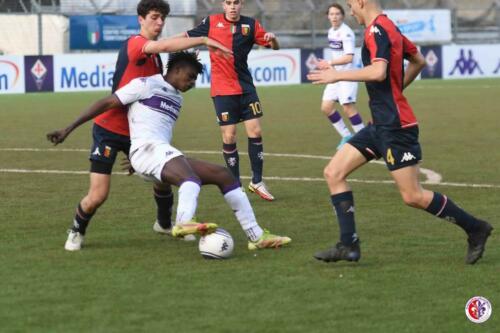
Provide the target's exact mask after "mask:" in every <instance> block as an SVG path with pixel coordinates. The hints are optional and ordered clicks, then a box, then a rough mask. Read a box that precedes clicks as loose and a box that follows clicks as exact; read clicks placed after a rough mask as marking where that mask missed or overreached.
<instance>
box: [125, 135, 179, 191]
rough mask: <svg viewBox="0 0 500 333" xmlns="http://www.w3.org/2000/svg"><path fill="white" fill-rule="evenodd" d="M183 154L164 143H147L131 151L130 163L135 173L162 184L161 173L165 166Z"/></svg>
mask: <svg viewBox="0 0 500 333" xmlns="http://www.w3.org/2000/svg"><path fill="white" fill-rule="evenodd" d="M182 155H183V154H182V153H181V152H180V151H179V150H177V149H176V148H175V147H172V146H171V145H170V144H168V143H164V142H152V143H147V144H144V145H142V146H140V147H139V148H134V147H132V148H131V149H130V163H132V167H133V168H134V170H135V173H136V174H137V175H138V176H140V177H142V178H144V179H145V180H148V181H152V182H155V183H161V182H162V180H161V171H162V170H163V167H164V166H165V164H166V163H167V162H168V161H170V160H171V159H173V158H176V157H178V156H182Z"/></svg>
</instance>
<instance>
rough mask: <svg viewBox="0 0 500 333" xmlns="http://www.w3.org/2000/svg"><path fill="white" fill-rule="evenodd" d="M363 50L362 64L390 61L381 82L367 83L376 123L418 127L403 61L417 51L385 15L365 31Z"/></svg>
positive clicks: (396, 126) (399, 126)
mask: <svg viewBox="0 0 500 333" xmlns="http://www.w3.org/2000/svg"><path fill="white" fill-rule="evenodd" d="M364 37H365V38H364V43H363V48H362V51H361V55H362V59H363V65H364V66H368V65H370V64H371V63H373V62H375V61H385V62H387V76H386V78H385V80H384V81H382V82H366V89H367V91H368V96H369V98H370V103H369V105H370V110H371V113H372V118H373V124H374V125H377V126H384V127H392V128H405V127H411V126H416V125H418V123H417V119H416V118H415V115H414V114H413V110H412V108H411V106H410V104H408V101H407V100H406V97H405V96H403V78H404V58H407V57H408V56H409V55H412V54H415V53H416V52H417V48H416V47H415V45H413V43H412V42H410V41H409V40H408V39H407V38H406V37H405V36H403V35H402V34H401V32H400V31H399V29H398V28H397V27H396V25H395V24H394V23H393V22H392V21H391V20H390V19H389V18H387V16H386V15H383V14H382V15H379V16H377V18H376V19H375V20H374V21H373V22H372V24H370V25H369V26H368V27H367V28H366V30H365V36H364Z"/></svg>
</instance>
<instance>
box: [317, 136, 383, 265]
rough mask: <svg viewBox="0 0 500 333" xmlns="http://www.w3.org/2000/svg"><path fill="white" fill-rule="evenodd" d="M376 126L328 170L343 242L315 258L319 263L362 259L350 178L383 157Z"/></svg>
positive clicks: (351, 144) (353, 141) (339, 153)
mask: <svg viewBox="0 0 500 333" xmlns="http://www.w3.org/2000/svg"><path fill="white" fill-rule="evenodd" d="M373 131H374V129H373V127H372V126H369V127H367V128H365V129H363V130H362V131H360V132H359V133H357V134H356V135H355V136H354V137H353V138H352V139H351V141H349V143H348V144H345V145H344V146H343V147H342V148H341V149H340V150H339V151H337V153H336V154H335V155H334V156H333V157H332V159H331V160H330V162H329V163H328V165H327V166H326V167H325V169H324V177H325V180H326V182H327V185H328V189H329V190H330V200H331V203H332V206H333V208H334V212H335V215H336V218H337V222H338V225H339V229H340V241H339V242H338V243H337V244H336V245H335V246H334V247H332V248H330V249H327V250H325V251H320V252H318V253H316V254H315V255H314V257H315V258H316V259H318V260H323V261H326V262H330V261H333V262H335V261H339V260H347V261H358V260H359V258H360V257H361V251H360V247H359V239H358V236H357V233H356V224H355V219H354V211H355V208H354V207H355V206H354V197H353V193H352V191H351V188H350V186H349V184H348V183H347V180H346V179H347V177H348V176H349V175H350V174H351V173H352V172H353V171H354V170H356V169H358V168H359V167H361V166H362V165H364V164H366V163H367V162H368V161H369V160H371V159H373V158H379V157H380V155H379V154H378V150H377V148H376V145H375V143H374V142H373V141H374V139H373Z"/></svg>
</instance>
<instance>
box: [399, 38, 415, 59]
mask: <svg viewBox="0 0 500 333" xmlns="http://www.w3.org/2000/svg"><path fill="white" fill-rule="evenodd" d="M402 36H403V55H404V57H405V59H406V58H408V57H409V56H410V55H414V54H415V53H417V52H418V49H417V47H416V46H415V44H413V43H412V42H411V41H410V40H409V39H408V38H406V37H405V36H404V35H402Z"/></svg>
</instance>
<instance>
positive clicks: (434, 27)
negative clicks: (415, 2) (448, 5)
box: [384, 9, 452, 43]
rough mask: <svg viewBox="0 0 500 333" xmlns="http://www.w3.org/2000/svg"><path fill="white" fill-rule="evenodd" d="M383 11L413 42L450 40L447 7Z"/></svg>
mask: <svg viewBox="0 0 500 333" xmlns="http://www.w3.org/2000/svg"><path fill="white" fill-rule="evenodd" d="M384 13H385V14H387V16H388V17H389V18H390V19H391V20H392V21H394V23H396V25H397V26H398V28H399V30H401V32H402V33H403V35H405V36H406V37H408V39H410V40H411V41H412V42H414V43H447V42H450V41H451V38H452V35H451V12H450V10H448V9H412V10H386V11H384Z"/></svg>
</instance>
